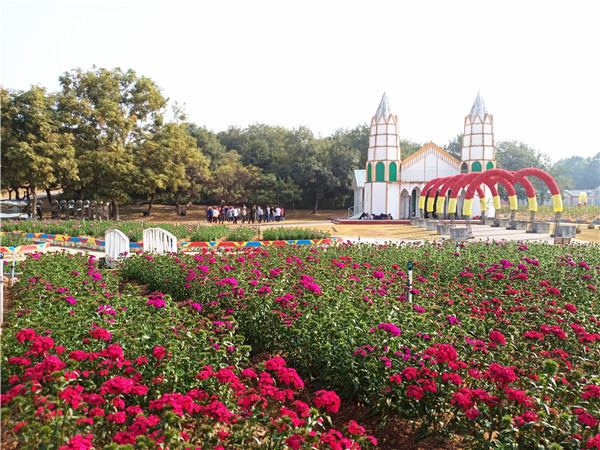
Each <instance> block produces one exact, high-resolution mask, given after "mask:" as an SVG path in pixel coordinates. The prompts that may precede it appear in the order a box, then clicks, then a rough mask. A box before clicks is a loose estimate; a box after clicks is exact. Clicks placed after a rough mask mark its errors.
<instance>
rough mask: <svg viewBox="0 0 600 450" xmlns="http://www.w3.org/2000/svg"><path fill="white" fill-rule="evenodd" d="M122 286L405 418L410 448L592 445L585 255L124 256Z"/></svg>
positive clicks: (594, 309)
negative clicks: (165, 299)
mask: <svg viewBox="0 0 600 450" xmlns="http://www.w3.org/2000/svg"><path fill="white" fill-rule="evenodd" d="M409 262H412V263H413V281H414V286H413V287H412V292H411V293H412V299H413V303H409V302H408V301H407V284H408V273H407V265H408V263H409ZM121 274H122V276H123V277H124V278H128V279H135V280H137V281H138V282H140V283H142V284H145V285H148V286H149V287H150V289H158V288H160V289H161V291H162V292H166V293H169V294H170V295H172V296H173V298H174V299H176V300H178V301H182V302H185V301H194V302H196V303H198V304H199V305H200V306H201V307H202V308H203V311H205V312H207V313H210V314H218V315H221V316H222V315H225V316H227V317H230V318H231V320H235V321H236V323H238V326H239V330H240V332H241V333H242V334H243V335H244V337H245V339H246V340H245V342H246V343H247V344H249V345H250V346H251V347H252V349H253V351H254V352H259V351H269V352H281V353H282V354H283V355H285V356H286V361H287V362H288V363H289V364H290V365H292V366H293V367H295V368H296V369H297V370H298V372H299V373H300V375H301V376H302V377H303V378H308V379H309V380H311V381H315V382H317V383H320V385H321V386H323V387H324V388H326V389H335V390H336V392H338V393H339V394H341V395H342V396H343V397H345V398H353V397H354V396H356V395H358V396H360V397H361V398H362V401H363V402H364V403H365V404H368V405H370V407H371V408H372V410H373V412H375V413H378V414H380V415H381V417H382V421H383V422H385V421H386V420H388V419H389V418H392V417H398V416H399V417H404V418H408V419H411V420H414V421H415V424H416V425H418V433H417V434H418V435H420V436H424V435H427V434H429V433H443V434H445V433H459V434H462V435H464V436H465V441H467V442H469V443H471V444H473V445H474V446H476V447H485V446H489V445H492V446H497V447H503V446H504V447H503V448H505V447H506V446H515V447H516V448H542V447H546V448H548V447H551V445H553V444H559V445H560V446H562V448H573V449H575V448H581V447H585V446H588V447H594V448H596V447H597V446H598V445H599V444H600V435H599V434H598V425H599V421H600V378H599V376H598V365H597V364H598V363H597V361H599V360H600V303H599V302H598V301H597V299H598V291H597V289H598V287H599V284H600V247H598V246H596V245H588V246H566V247H560V248H558V247H556V246H552V245H546V244H528V245H525V244H522V243H506V242H488V243H483V242H480V243H470V244H464V245H462V246H461V247H460V248H459V253H456V248H455V247H454V246H453V245H444V243H442V244H422V245H407V246H401V247H395V246H391V247H389V246H388V247H386V246H378V247H376V246H361V247H359V246H353V245H346V246H336V247H323V248H320V247H312V248H311V247H300V246H297V247H294V246H286V247H278V248H268V247H266V248H264V247H258V248H243V249H236V250H235V251H229V252H228V251H225V252H221V253H219V254H217V253H215V252H212V251H209V250H208V249H207V251H205V252H204V253H203V254H197V255H194V256H188V255H168V256H160V257H150V256H141V257H135V258H132V259H130V260H128V261H127V262H126V263H125V265H124V266H123V268H122V269H121ZM256 324H260V326H257V325H256Z"/></svg>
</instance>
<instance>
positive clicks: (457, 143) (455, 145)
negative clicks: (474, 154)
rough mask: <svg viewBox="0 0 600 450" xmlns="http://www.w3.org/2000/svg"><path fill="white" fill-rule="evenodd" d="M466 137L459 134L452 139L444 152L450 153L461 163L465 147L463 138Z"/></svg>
mask: <svg viewBox="0 0 600 450" xmlns="http://www.w3.org/2000/svg"><path fill="white" fill-rule="evenodd" d="M464 137H465V135H464V134H463V133H460V134H457V135H456V137H453V138H452V139H450V142H448V143H447V144H446V145H444V147H443V148H444V150H446V151H447V152H448V153H450V154H451V155H452V156H454V157H455V158H456V159H458V160H459V161H460V160H461V159H462V147H463V138H464Z"/></svg>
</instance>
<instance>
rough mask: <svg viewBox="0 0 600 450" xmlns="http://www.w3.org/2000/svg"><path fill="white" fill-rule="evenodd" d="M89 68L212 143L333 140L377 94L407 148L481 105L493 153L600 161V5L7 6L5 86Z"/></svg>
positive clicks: (45, 81)
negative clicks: (149, 91)
mask: <svg viewBox="0 0 600 450" xmlns="http://www.w3.org/2000/svg"><path fill="white" fill-rule="evenodd" d="M93 64H95V65H96V66H99V67H106V68H114V67H121V68H122V69H129V68H131V69H133V70H135V71H136V72H137V73H138V74H139V75H144V76H148V77H150V78H152V79H153V80H154V81H155V82H156V83H157V84H158V85H159V86H160V87H161V88H162V89H163V93H164V95H165V96H166V97H168V98H170V99H171V100H174V101H177V102H178V103H180V104H185V110H186V111H187V113H188V115H189V119H190V120H191V121H192V122H195V123H196V124H198V125H204V126H206V127H208V128H209V129H212V130H213V131H215V132H218V131H222V130H226V129H227V128H228V127H229V126H231V125H235V126H240V127H246V126H248V125H250V124H252V123H266V124H269V125H282V126H285V127H287V128H295V127H298V126H302V125H305V126H307V127H309V128H310V129H311V130H312V131H313V132H314V133H315V134H316V135H321V136H327V135H329V134H331V133H332V132H333V131H334V130H336V129H338V128H353V127H355V126H357V125H359V124H362V123H367V122H370V120H371V117H372V116H373V115H374V113H375V111H376V109H377V106H378V104H379V100H380V98H381V96H382V94H383V92H384V91H385V92H387V95H388V98H389V101H390V104H391V108H392V112H393V113H394V114H397V115H398V118H399V124H400V135H401V138H404V139H411V140H414V141H417V142H420V143H426V142H429V141H433V142H435V143H437V144H438V145H445V144H446V143H447V142H448V141H449V140H450V139H451V138H452V137H454V136H456V135H457V134H459V133H461V132H462V131H463V121H464V117H465V115H467V113H468V112H469V110H470V109H471V105H472V104H473V101H474V100H475V97H476V95H477V91H478V90H480V91H481V95H482V97H483V99H484V101H485V104H486V106H487V109H488V111H489V112H490V113H491V114H493V115H494V124H495V135H496V141H500V140H518V141H522V142H524V143H526V144H528V145H529V146H531V147H533V148H534V149H536V150H539V151H542V152H544V153H547V154H548V155H550V157H551V158H552V160H553V161H557V160H559V159H561V158H564V157H568V156H572V155H581V156H592V155H594V154H596V153H597V152H598V151H600V144H599V143H598V142H599V140H598V138H599V136H598V135H599V133H598V131H599V128H600V2H598V1H596V0H589V1H582V0H564V1H552V0H520V1H510V0H503V1H491V0H477V1H455V0H446V1H430V0H415V1H403V0H401V1H377V0H364V1H348V0H345V1H333V0H319V1H307V0H300V1H286V0H279V1H254V0H245V1H227V0H225V1H218V0H215V1H201V0H198V1H177V0H164V1H161V2H153V1H147V0H144V1H142V0H139V1H99V0H98V1H50V0H48V1H37V2H32V1H6V0H2V80H1V81H2V85H3V86H4V87H6V88H13V89H28V88H29V87H30V86H31V85H32V84H39V85H42V86H44V87H46V88H48V89H49V90H50V91H57V90H58V89H59V85H58V76H59V75H61V74H62V73H64V72H66V71H69V70H71V69H74V68H77V67H81V68H83V69H91V67H92V65H93Z"/></svg>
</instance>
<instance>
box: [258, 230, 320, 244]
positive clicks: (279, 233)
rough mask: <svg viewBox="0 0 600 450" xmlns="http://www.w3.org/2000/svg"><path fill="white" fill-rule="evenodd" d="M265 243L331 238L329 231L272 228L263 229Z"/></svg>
mask: <svg viewBox="0 0 600 450" xmlns="http://www.w3.org/2000/svg"><path fill="white" fill-rule="evenodd" d="M262 236H263V240H265V241H296V240H299V239H326V238H329V237H330V234H329V233H328V232H327V231H320V230H311V229H310V228H301V227H270V228H266V227H265V228H263V229H262Z"/></svg>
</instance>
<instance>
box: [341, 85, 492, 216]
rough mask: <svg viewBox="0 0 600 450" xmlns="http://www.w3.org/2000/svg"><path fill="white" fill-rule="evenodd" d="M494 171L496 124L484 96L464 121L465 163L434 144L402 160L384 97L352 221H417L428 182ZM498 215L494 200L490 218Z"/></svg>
mask: <svg viewBox="0 0 600 450" xmlns="http://www.w3.org/2000/svg"><path fill="white" fill-rule="evenodd" d="M495 167H496V150H495V143H494V120H493V116H492V115H491V114H488V112H487V109H486V107H485V104H484V103H483V99H482V98H481V95H480V94H479V93H478V94H477V98H476V99H475V103H474V104H473V107H472V108H471V112H470V113H469V114H468V115H467V116H466V117H465V121H464V138H463V148H462V154H461V161H459V160H457V159H456V158H455V157H453V156H452V155H450V154H449V153H448V152H446V151H445V150H444V149H442V148H441V147H439V146H438V145H436V144H434V143H433V142H430V143H429V144H427V145H425V146H424V147H423V148H421V149H420V150H418V151H417V152H415V153H413V154H412V155H410V156H409V157H408V158H406V159H404V160H402V149H401V148H400V138H399V131H398V116H396V115H394V114H392V112H391V110H390V105H389V102H388V99H387V96H386V94H385V93H384V94H383V97H382V99H381V102H380V103H379V108H377V112H376V113H375V115H374V116H373V118H372V119H371V131H370V136H369V149H368V154H367V162H366V167H365V170H355V171H354V176H353V180H352V189H353V191H354V207H353V208H352V213H351V218H357V217H359V216H360V215H361V214H362V213H363V212H368V213H369V214H382V213H383V214H391V215H392V217H393V218H394V219H409V218H411V217H416V216H417V215H418V213H419V210H418V204H419V196H420V195H421V190H422V189H423V188H424V187H425V184H426V183H427V182H428V181H430V180H432V179H434V178H439V177H447V176H452V175H456V174H458V173H469V172H482V171H485V170H489V169H493V168H495ZM488 198H489V197H488ZM460 203H461V202H460V200H459V204H460ZM458 211H460V209H458ZM493 211H494V210H493V207H492V204H491V200H490V202H489V204H488V205H487V214H488V215H490V214H493ZM479 214H481V210H480V209H479V202H478V201H474V202H473V215H479Z"/></svg>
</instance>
